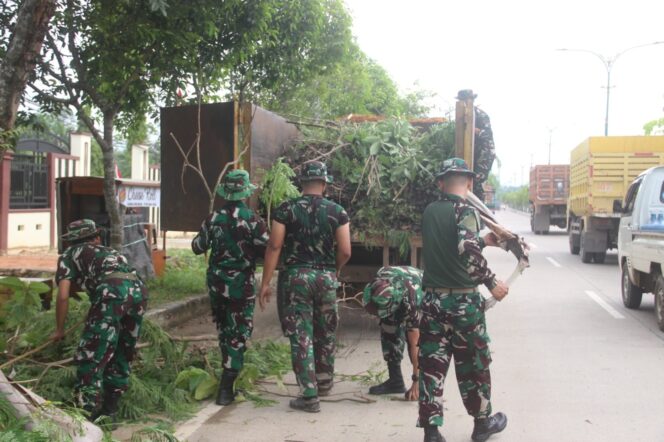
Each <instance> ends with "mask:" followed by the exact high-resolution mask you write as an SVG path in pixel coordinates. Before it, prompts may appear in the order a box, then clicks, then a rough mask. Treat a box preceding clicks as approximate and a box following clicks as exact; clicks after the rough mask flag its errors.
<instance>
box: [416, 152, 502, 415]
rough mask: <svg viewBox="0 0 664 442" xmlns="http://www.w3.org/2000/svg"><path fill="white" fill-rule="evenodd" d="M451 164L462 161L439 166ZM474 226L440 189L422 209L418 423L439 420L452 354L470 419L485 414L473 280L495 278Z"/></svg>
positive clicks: (485, 351) (482, 337)
mask: <svg viewBox="0 0 664 442" xmlns="http://www.w3.org/2000/svg"><path fill="white" fill-rule="evenodd" d="M448 162H450V164H447V163H448ZM457 163H458V164H462V163H463V166H465V162H463V161H462V160H458V159H454V160H447V161H446V163H444V165H443V168H444V169H445V168H446V167H447V168H448V169H452V170H453V171H457V170H458V169H456V167H457V166H458V164H457ZM465 170H466V171H467V170H468V169H467V168H466V169H465ZM460 172H462V173H463V169H462V170H461V171H460ZM469 174H471V175H472V173H470V172H469ZM441 175H442V174H441ZM441 175H439V177H440V176H441ZM479 225H480V224H479V217H478V215H477V212H476V211H475V210H474V209H473V208H472V207H470V206H468V205H467V203H466V202H465V200H463V199H461V198H460V197H458V196H455V195H450V194H443V196H442V198H441V200H440V201H437V202H434V203H432V204H430V205H429V206H428V207H427V209H426V210H425V212H424V216H423V238H422V239H423V243H424V251H423V255H424V260H425V271H424V277H423V286H424V290H425V294H424V299H423V300H422V306H421V311H422V320H421V322H420V356H419V365H420V373H421V376H420V400H419V402H420V407H419V420H418V425H420V426H426V425H435V426H440V425H442V424H443V407H442V404H441V403H440V402H438V401H437V398H438V397H439V396H442V394H443V383H444V381H445V377H446V375H447V370H448V368H449V365H450V360H451V358H452V357H454V364H455V369H456V375H457V384H458V387H459V391H460V392H461V397H462V399H463V403H464V406H465V408H466V411H467V412H468V414H470V415H471V416H474V417H475V418H484V417H488V416H489V415H490V414H491V401H490V399H491V376H490V372H489V364H490V362H491V355H490V352H489V347H488V344H489V335H488V334H487V330H486V323H485V318H484V298H483V296H482V295H481V294H480V293H479V291H478V290H477V285H478V284H485V285H486V286H487V287H488V288H489V289H492V288H493V287H494V286H495V285H496V283H497V282H496V279H495V275H494V274H493V273H492V272H491V271H490V270H489V268H488V267H487V261H486V259H485V258H484V257H483V256H482V249H483V248H484V246H485V244H484V240H483V239H482V238H481V237H480V236H479Z"/></svg>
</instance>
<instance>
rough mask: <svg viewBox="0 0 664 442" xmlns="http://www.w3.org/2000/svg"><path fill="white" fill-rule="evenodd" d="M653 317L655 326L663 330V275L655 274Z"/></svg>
mask: <svg viewBox="0 0 664 442" xmlns="http://www.w3.org/2000/svg"><path fill="white" fill-rule="evenodd" d="M655 317H656V318H657V326H658V327H659V329H660V330H661V331H663V332H664V276H662V275H659V276H657V280H656V281H655Z"/></svg>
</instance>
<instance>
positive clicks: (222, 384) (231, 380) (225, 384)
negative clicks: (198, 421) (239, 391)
mask: <svg viewBox="0 0 664 442" xmlns="http://www.w3.org/2000/svg"><path fill="white" fill-rule="evenodd" d="M237 375H238V372H237V371H235V370H226V369H225V370H224V372H223V373H222V374H221V379H220V380H219V390H217V401H216V403H217V405H228V404H230V403H231V402H233V401H234V400H235V390H234V389H233V384H235V379H236V378H237Z"/></svg>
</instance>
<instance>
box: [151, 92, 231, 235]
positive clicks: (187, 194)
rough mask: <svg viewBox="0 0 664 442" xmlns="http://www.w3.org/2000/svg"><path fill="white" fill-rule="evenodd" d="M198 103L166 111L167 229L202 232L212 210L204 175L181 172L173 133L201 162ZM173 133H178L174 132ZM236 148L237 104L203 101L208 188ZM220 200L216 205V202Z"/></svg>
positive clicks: (163, 139) (163, 194) (163, 184)
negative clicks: (198, 138) (203, 221)
mask: <svg viewBox="0 0 664 442" xmlns="http://www.w3.org/2000/svg"><path fill="white" fill-rule="evenodd" d="M198 114H199V108H198V106H197V105H191V106H178V107H170V108H162V109H161V170H162V179H161V220H162V222H161V227H162V229H163V230H184V231H197V230H198V229H199V228H200V226H201V222H202V220H203V219H204V218H205V217H206V216H207V214H208V206H209V198H208V193H207V191H206V189H205V185H204V184H203V181H202V180H201V178H200V176H199V175H198V174H197V173H196V172H195V171H194V170H192V169H191V168H187V170H185V171H184V173H183V170H182V167H183V156H182V153H181V152H180V150H179V149H178V147H177V144H176V142H175V140H174V139H173V136H175V138H176V139H177V140H178V142H179V144H180V146H181V147H182V149H183V150H184V151H185V153H186V154H187V153H188V155H189V156H188V157H189V161H190V162H192V163H194V162H196V163H197V153H196V146H195V142H196V136H197V134H198V132H199V130H198ZM171 134H173V136H171ZM234 150H235V103H233V102H230V103H214V104H204V105H201V108H200V163H201V169H202V172H203V175H204V176H205V179H206V181H207V182H208V183H209V186H210V187H212V186H214V183H215V182H216V180H217V176H218V175H219V173H220V172H221V170H222V169H223V167H224V165H225V164H226V163H228V162H229V161H233V157H234ZM219 204H220V201H217V202H216V203H215V205H216V206H218V205H219Z"/></svg>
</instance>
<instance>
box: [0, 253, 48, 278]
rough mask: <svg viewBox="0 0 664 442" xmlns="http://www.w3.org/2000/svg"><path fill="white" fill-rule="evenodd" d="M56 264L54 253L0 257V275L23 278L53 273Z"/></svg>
mask: <svg viewBox="0 0 664 442" xmlns="http://www.w3.org/2000/svg"><path fill="white" fill-rule="evenodd" d="M57 264H58V255H57V254H56V253H48V252H43V253H34V254H33V253H30V252H26V253H21V254H18V255H6V256H0V275H2V274H10V275H16V276H24V275H28V274H34V273H55V270H56V267H57Z"/></svg>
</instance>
